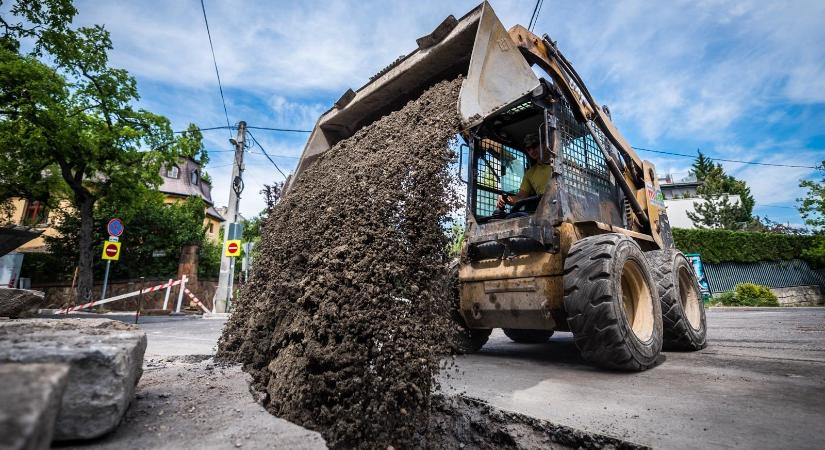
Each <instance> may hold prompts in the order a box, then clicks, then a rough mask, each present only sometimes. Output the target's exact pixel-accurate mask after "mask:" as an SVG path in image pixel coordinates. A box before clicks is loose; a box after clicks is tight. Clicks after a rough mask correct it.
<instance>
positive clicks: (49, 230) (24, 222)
mask: <svg viewBox="0 0 825 450" xmlns="http://www.w3.org/2000/svg"><path fill="white" fill-rule="evenodd" d="M69 205H70V203H69V201H68V200H63V201H61V202H60V207H61V208H63V207H69ZM57 217H58V215H57V214H56V213H55V212H54V211H50V210H49V208H47V207H46V204H45V203H43V202H40V201H37V200H26V199H22V198H15V199H12V201H11V210H10V215H9V216H8V217H7V219H8V221H9V223H10V224H13V225H19V226H23V227H29V228H31V229H32V230H37V231H42V234H40V235H39V236H38V237H36V238H34V239H32V240H30V241H29V242H26V243H25V244H23V245H21V246H20V247H18V248H17V251H20V252H45V251H46V242H45V241H44V240H43V237H44V236H56V235H57V230H56V229H55V228H54V225H55V221H56V220H57Z"/></svg>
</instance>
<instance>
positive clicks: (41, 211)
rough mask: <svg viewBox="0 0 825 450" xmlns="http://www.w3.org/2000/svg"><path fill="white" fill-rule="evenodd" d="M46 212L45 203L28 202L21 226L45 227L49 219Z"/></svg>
mask: <svg viewBox="0 0 825 450" xmlns="http://www.w3.org/2000/svg"><path fill="white" fill-rule="evenodd" d="M46 212H47V211H46V205H45V204H44V203H43V202H40V201H37V200H27V201H26V207H25V208H24V209H23V217H22V220H21V221H20V224H21V225H25V226H34V225H45V224H46V219H47V217H48V214H46Z"/></svg>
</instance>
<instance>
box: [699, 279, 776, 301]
mask: <svg viewBox="0 0 825 450" xmlns="http://www.w3.org/2000/svg"><path fill="white" fill-rule="evenodd" d="M714 300H715V301H716V303H717V304H720V305H723V306H779V299H777V298H776V295H774V293H773V292H771V290H770V288H768V287H767V286H762V285H760V284H754V283H739V284H737V285H736V288H734V290H733V291H728V292H723V293H722V294H720V295H718V296H716V298H715V299H714Z"/></svg>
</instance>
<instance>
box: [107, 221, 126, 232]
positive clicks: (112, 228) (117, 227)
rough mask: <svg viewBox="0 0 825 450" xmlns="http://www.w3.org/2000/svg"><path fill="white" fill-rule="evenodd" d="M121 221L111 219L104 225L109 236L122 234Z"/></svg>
mask: <svg viewBox="0 0 825 450" xmlns="http://www.w3.org/2000/svg"><path fill="white" fill-rule="evenodd" d="M123 229H124V228H123V221H121V220H120V219H117V218H115V219H112V220H110V221H109V223H108V224H107V225H106V231H108V232H109V236H120V235H121V234H123Z"/></svg>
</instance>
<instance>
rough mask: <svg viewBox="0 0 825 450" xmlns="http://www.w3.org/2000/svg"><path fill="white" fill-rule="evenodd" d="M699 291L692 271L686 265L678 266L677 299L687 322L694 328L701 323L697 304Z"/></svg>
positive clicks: (700, 314)
mask: <svg viewBox="0 0 825 450" xmlns="http://www.w3.org/2000/svg"><path fill="white" fill-rule="evenodd" d="M699 299H700V297H699V291H697V290H696V283H694V282H693V272H691V271H690V269H688V268H687V267H684V266H682V267H679V300H680V301H681V302H682V310H683V311H684V312H685V317H687V321H688V323H690V326H691V327H693V329H694V330H698V329H699V327H700V326H701V325H702V310H701V307H700V304H699V301H700V300H699Z"/></svg>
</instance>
